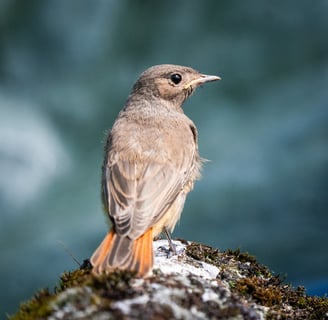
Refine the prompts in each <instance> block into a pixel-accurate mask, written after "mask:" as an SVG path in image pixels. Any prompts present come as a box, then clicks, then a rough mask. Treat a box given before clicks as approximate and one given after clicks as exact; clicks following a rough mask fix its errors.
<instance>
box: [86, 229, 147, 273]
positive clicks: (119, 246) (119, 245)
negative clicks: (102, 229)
mask: <svg viewBox="0 0 328 320" xmlns="http://www.w3.org/2000/svg"><path fill="white" fill-rule="evenodd" d="M90 262H91V264H92V266H93V269H92V272H93V273H94V274H97V275H98V274H102V273H108V272H110V271H112V270H114V269H122V270H131V271H136V272H137V274H138V275H139V276H145V275H146V274H147V273H148V272H149V271H150V270H151V268H152V267H153V230H152V228H150V229H149V230H148V231H146V232H145V233H144V234H143V235H142V236H140V237H139V238H137V239H135V240H131V239H130V238H128V237H126V236H125V237H122V236H120V235H118V234H117V233H116V232H115V231H114V230H111V231H110V232H109V233H108V234H107V235H106V237H105V239H104V240H103V241H102V243H101V244H100V246H99V247H98V248H97V250H96V251H95V252H94V253H93V255H92V257H91V259H90Z"/></svg>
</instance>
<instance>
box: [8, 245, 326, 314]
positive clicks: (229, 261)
mask: <svg viewBox="0 0 328 320" xmlns="http://www.w3.org/2000/svg"><path fill="white" fill-rule="evenodd" d="M176 243H177V249H178V252H179V254H178V255H177V256H172V257H170V258H168V257H167V252H168V251H167V248H166V245H167V243H166V242H165V241H164V240H159V241H156V242H155V243H154V249H155V265H154V269H153V273H152V275H149V276H148V277H146V278H138V277H137V276H136V275H135V274H134V273H131V272H127V271H115V272H112V273H110V274H108V275H103V276H101V277H95V276H93V275H92V273H91V266H90V265H89V264H88V263H87V261H86V263H84V264H83V266H82V267H81V269H78V270H75V271H71V272H65V273H64V274H63V275H62V276H61V277H60V280H59V283H58V285H57V286H56V287H55V288H54V290H53V291H52V292H50V291H49V290H47V289H43V290H40V291H39V292H38V293H37V294H36V295H35V296H34V297H33V298H32V299H31V300H30V301H28V302H26V303H24V304H22V305H21V307H20V309H19V310H18V311H17V313H16V314H14V315H12V316H10V317H9V319H11V320H23V319H24V320H32V319H33V320H36V319H49V320H56V319H70V320H72V319H99V320H100V319H252V320H253V319H328V299H327V298H326V297H311V296H307V295H306V293H305V289H304V288H302V287H298V288H296V289H294V288H292V287H291V286H290V285H288V284H285V283H283V281H282V280H281V279H280V278H279V277H278V276H276V275H273V274H272V272H270V270H269V269H268V268H267V267H265V266H263V265H261V264H259V263H258V262H257V261H256V259H255V258H254V257H253V256H251V255H249V254H248V253H241V252H240V251H239V250H236V251H232V250H228V251H225V252H220V251H219V250H217V249H214V248H212V247H209V246H206V245H202V244H198V243H193V242H186V241H176Z"/></svg>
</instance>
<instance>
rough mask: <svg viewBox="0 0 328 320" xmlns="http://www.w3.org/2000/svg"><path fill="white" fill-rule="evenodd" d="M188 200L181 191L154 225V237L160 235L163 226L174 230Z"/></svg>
mask: <svg viewBox="0 0 328 320" xmlns="http://www.w3.org/2000/svg"><path fill="white" fill-rule="evenodd" d="M185 200H186V194H185V193H183V192H181V193H180V194H179V196H178V197H177V198H176V199H175V201H174V202H173V203H172V205H171V207H169V209H168V210H167V211H166V212H165V213H164V215H163V216H162V217H161V219H160V220H159V221H158V222H157V223H155V224H154V226H153V235H154V238H155V237H156V236H158V235H159V234H160V233H161V232H162V231H163V228H164V227H165V228H167V230H168V231H170V232H172V231H173V230H174V227H175V225H176V223H177V222H178V221H179V219H180V216H181V212H182V209H183V205H184V203H185Z"/></svg>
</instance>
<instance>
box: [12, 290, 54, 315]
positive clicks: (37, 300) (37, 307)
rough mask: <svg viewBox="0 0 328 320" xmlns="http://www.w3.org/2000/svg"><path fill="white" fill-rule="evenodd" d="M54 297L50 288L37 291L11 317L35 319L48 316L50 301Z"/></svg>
mask: <svg viewBox="0 0 328 320" xmlns="http://www.w3.org/2000/svg"><path fill="white" fill-rule="evenodd" d="M52 299H53V295H52V294H51V293H50V292H49V290H48V289H42V290H40V291H39V292H37V293H36V294H35V295H34V297H33V298H32V299H31V300H29V301H27V302H25V303H22V304H21V305H20V308H19V310H18V312H17V313H16V314H15V315H13V316H11V317H9V319H10V320H35V319H43V318H46V317H47V316H48V315H49V314H50V313H51V310H50V308H49V303H50V301H51V300H52Z"/></svg>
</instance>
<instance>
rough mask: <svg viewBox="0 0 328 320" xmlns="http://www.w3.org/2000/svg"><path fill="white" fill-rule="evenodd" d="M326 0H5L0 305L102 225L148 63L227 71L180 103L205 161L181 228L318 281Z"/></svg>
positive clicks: (323, 212)
mask: <svg viewBox="0 0 328 320" xmlns="http://www.w3.org/2000/svg"><path fill="white" fill-rule="evenodd" d="M327 9H328V8H327V3H326V2H324V1H317V2H308V1H298V3H297V7H295V4H294V3H292V2H286V1H275V2H274V3H272V2H269V1H260V0H257V1H253V2H252V3H249V2H248V3H246V2H241V1H220V2H219V1H207V2H206V3H201V2H197V1H180V2H178V3H176V2H173V1H172V2H171V1H166V2H160V3H158V4H157V5H156V7H154V6H152V5H150V4H147V2H136V1H114V0H113V1H101V0H98V1H69V2H67V1H55V0H46V1H38V0H34V1H29V2H23V1H22V2H12V1H8V0H3V1H2V2H1V3H0V231H1V232H0V249H1V253H2V258H1V263H0V281H1V283H2V284H3V290H2V291H1V293H0V312H1V313H4V312H13V311H14V310H16V309H17V306H18V303H19V302H20V301H22V300H23V299H27V298H29V297H30V296H31V294H32V293H33V292H34V291H35V290H36V289H37V288H40V287H44V286H48V287H50V288H52V287H53V286H54V285H55V281H56V279H57V277H58V275H59V274H60V273H61V272H63V271H64V270H69V269H72V268H76V267H77V266H76V264H75V262H74V261H73V259H72V258H71V257H69V255H68V254H67V253H66V252H65V249H64V248H63V246H62V245H61V244H60V243H61V242H63V243H64V244H65V245H66V246H67V247H68V248H69V249H70V250H71V252H72V253H73V255H74V256H75V257H76V258H77V259H79V260H80V261H82V260H83V259H84V258H86V257H89V256H90V254H91V253H92V252H93V250H94V249H95V247H96V246H97V245H98V244H99V242H100V240H101V239H102V237H103V235H104V234H105V232H106V229H107V226H106V223H105V218H104V216H103V214H102V209H101V203H100V195H99V193H100V167H101V162H102V141H103V138H104V132H105V131H106V130H107V129H109V128H110V127H111V125H112V123H113V121H114V119H115V117H116V115H117V113H118V111H119V110H120V108H121V107H122V106H123V104H124V101H125V99H126V97H127V95H128V93H129V90H130V88H131V86H132V84H133V82H134V81H135V79H136V78H137V77H138V74H139V73H140V72H142V71H143V70H144V69H145V68H147V67H149V66H150V65H153V64H159V63H177V64H182V65H189V66H191V67H194V68H196V69H198V70H200V71H202V72H204V73H209V74H218V75H220V76H221V77H222V78H223V80H222V81H221V82H220V83H214V84H210V85H208V86H206V88H204V90H198V92H197V93H196V94H195V95H193V97H192V98H191V99H190V100H189V101H188V102H187V103H186V105H185V111H186V113H187V114H188V115H189V116H190V117H191V118H192V119H193V120H194V121H195V123H196V124H197V126H198V129H199V143H200V151H201V154H202V155H203V157H205V158H208V159H210V160H211V161H210V162H208V163H207V164H206V166H205V168H204V172H203V179H202V180H201V181H199V182H198V183H197V184H196V187H195V190H194V191H193V192H192V193H191V194H190V196H189V197H188V200H187V203H186V207H185V210H184V213H183V216H182V221H181V222H180V224H179V226H178V227H177V228H176V231H175V236H177V237H182V238H186V239H189V240H195V241H200V242H203V243H208V244H211V245H213V246H215V247H218V248H220V249H222V250H224V249H227V248H232V249H236V248H237V247H240V248H241V249H242V250H245V251H248V252H250V253H251V254H253V255H255V256H256V257H257V258H258V259H259V260H260V261H261V262H263V263H264V264H267V265H269V266H270V268H271V269H273V270H274V271H275V272H277V273H280V274H282V275H285V274H286V275H287V280H286V281H287V282H290V281H291V282H292V283H293V284H294V285H302V284H304V285H306V286H307V287H308V290H309V293H311V294H324V293H327V291H328V289H327V288H328V286H327V282H328V275H327V267H326V265H327V262H328V252H327V249H326V241H325V240H326V230H327V187H328V185H327V181H328V179H327V178H328V174H327V173H328V172H327V163H328V150H327V137H328V132H327V131H328V129H327V128H328V126H327V120H328V106H327V101H328V91H327V83H328V56H327V52H328V50H327V49H328V43H327V41H326V33H327V32H326V30H327V29H328V19H327V18H328V11H327Z"/></svg>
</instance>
